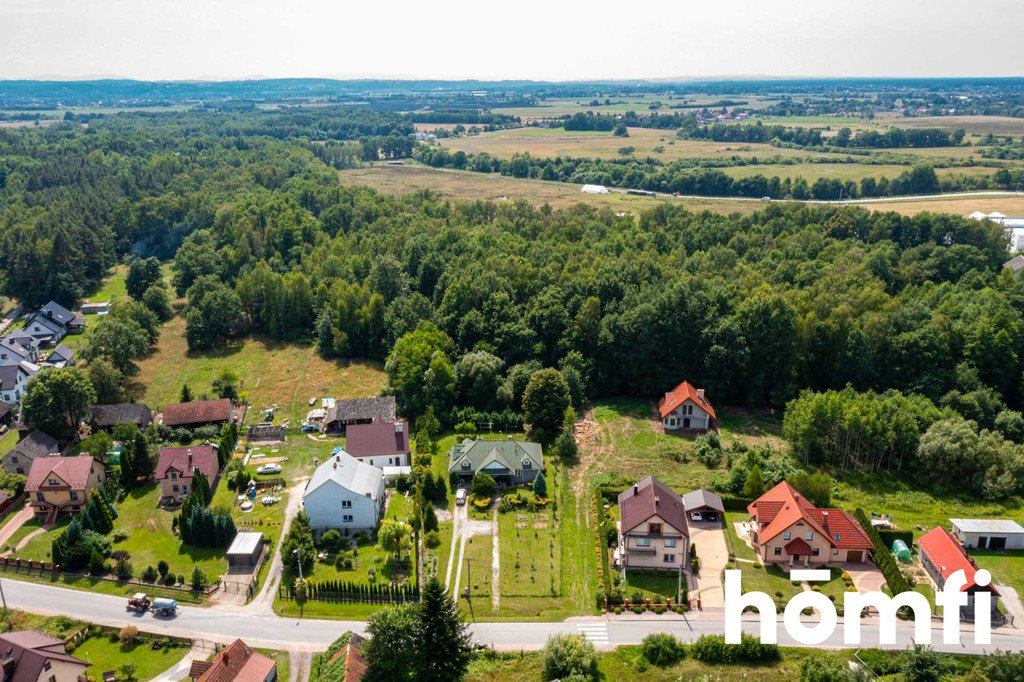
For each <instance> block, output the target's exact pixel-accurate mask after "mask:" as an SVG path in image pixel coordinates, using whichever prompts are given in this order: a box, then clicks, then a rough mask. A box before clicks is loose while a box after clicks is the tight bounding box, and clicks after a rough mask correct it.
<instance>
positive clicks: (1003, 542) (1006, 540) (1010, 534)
mask: <svg viewBox="0 0 1024 682" xmlns="http://www.w3.org/2000/svg"><path fill="white" fill-rule="evenodd" d="M949 521H950V523H952V524H953V535H955V536H956V539H957V540H959V541H960V544H962V545H963V546H964V547H966V548H967V549H995V550H1004V549H1024V526H1021V525H1020V524H1019V523H1017V522H1016V521H1010V520H1009V519H950V520H949Z"/></svg>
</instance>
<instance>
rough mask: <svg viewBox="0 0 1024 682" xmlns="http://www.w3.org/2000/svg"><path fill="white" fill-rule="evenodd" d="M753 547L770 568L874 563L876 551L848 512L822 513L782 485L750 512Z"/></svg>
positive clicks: (750, 509) (770, 491)
mask: <svg viewBox="0 0 1024 682" xmlns="http://www.w3.org/2000/svg"><path fill="white" fill-rule="evenodd" d="M747 511H748V512H749V513H750V516H751V521H752V524H753V530H752V533H751V542H752V545H753V547H754V550H755V551H756V552H757V554H758V556H760V557H761V560H762V561H763V562H764V563H765V564H769V563H771V564H784V565H787V566H792V567H802V566H811V565H815V566H822V565H825V564H841V563H846V562H862V561H867V560H868V553H869V552H870V551H871V549H872V547H873V545H872V544H871V540H870V538H868V534H867V533H866V532H865V531H864V529H863V528H861V525H860V524H859V523H858V522H857V519H855V518H853V516H851V515H850V514H848V513H846V512H845V511H843V510H842V509H819V508H818V507H815V506H814V505H813V504H812V503H811V502H810V500H808V499H807V498H805V497H804V496H803V495H801V494H800V493H799V492H798V491H797V490H796V488H794V487H793V486H791V485H790V484H789V483H786V482H785V481H782V482H781V483H779V484H778V485H777V486H775V487H774V488H772V489H771V490H769V491H768V492H766V493H765V494H764V495H762V496H761V497H759V498H757V499H756V500H754V501H753V502H752V503H750V505H749V506H748V507H747Z"/></svg>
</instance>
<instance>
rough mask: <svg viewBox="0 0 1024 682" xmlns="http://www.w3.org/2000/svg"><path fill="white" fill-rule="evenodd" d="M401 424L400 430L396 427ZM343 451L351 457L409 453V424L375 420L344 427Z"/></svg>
mask: <svg viewBox="0 0 1024 682" xmlns="http://www.w3.org/2000/svg"><path fill="white" fill-rule="evenodd" d="M399 425H401V430H399V429H398V428H397V427H398V426H399ZM345 452H347V453H348V454H350V455H352V456H353V457H371V456H378V457H379V456H381V455H398V454H406V455H407V454H409V424H408V422H405V421H399V422H390V421H376V422H371V423H369V424H352V425H350V426H349V427H348V428H347V429H345Z"/></svg>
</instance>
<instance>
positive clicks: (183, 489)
mask: <svg viewBox="0 0 1024 682" xmlns="http://www.w3.org/2000/svg"><path fill="white" fill-rule="evenodd" d="M181 492H183V493H187V492H188V486H187V485H182V486H181Z"/></svg>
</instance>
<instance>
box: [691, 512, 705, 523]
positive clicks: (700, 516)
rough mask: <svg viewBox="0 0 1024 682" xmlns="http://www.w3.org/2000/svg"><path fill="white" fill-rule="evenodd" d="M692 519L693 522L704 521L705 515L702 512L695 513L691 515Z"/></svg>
mask: <svg viewBox="0 0 1024 682" xmlns="http://www.w3.org/2000/svg"><path fill="white" fill-rule="evenodd" d="M690 519H692V520H693V521H703V520H704V515H703V514H701V513H700V512H693V513H691V514H690Z"/></svg>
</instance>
